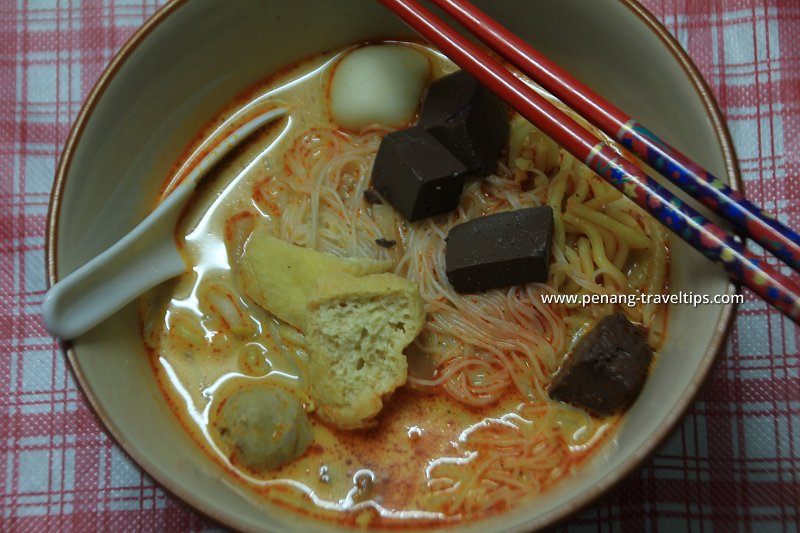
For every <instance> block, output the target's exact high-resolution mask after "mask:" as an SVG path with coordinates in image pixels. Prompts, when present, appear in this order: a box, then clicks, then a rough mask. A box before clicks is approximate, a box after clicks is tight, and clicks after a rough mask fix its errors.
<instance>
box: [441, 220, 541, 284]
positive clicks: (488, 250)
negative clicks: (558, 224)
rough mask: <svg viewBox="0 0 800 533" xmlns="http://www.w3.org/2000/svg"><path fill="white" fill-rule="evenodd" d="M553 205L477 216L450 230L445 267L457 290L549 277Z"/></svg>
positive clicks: (448, 277) (518, 282)
mask: <svg viewBox="0 0 800 533" xmlns="http://www.w3.org/2000/svg"><path fill="white" fill-rule="evenodd" d="M552 238H553V210H552V209H551V208H550V207H549V206H542V207H530V208H526V209H517V210H516V211H506V212H504V213H497V214H494V215H489V216H485V217H480V218H476V219H474V220H470V221H469V222H465V223H463V224H459V225H458V226H454V227H453V228H452V229H451V230H450V233H449V234H448V235H447V250H446V253H445V271H446V273H447V279H448V280H449V281H450V283H451V284H452V285H453V288H455V290H457V291H458V292H475V291H482V290H486V289H495V288H498V287H509V286H511V285H520V284H522V283H530V282H544V281H547V272H548V269H549V265H550V242H551V241H552Z"/></svg>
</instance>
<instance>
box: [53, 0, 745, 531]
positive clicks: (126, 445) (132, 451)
mask: <svg viewBox="0 0 800 533" xmlns="http://www.w3.org/2000/svg"><path fill="white" fill-rule="evenodd" d="M188 1H189V0H168V1H167V3H166V4H164V5H163V6H161V7H160V8H158V9H157V10H156V12H155V13H153V14H152V15H151V16H150V17H149V18H148V19H147V20H146V21H145V22H144V23H143V24H142V25H141V26H140V27H139V28H138V29H137V30H136V31H135V32H134V33H133V34H132V35H131V36H130V37H129V38H128V40H127V41H126V42H125V44H123V46H122V47H121V48H120V50H119V51H118V52H117V53H116V54H115V55H114V57H113V58H112V59H111V61H110V62H109V64H108V65H107V66H106V68H105V69H104V70H103V73H102V74H101V75H100V77H99V78H98V80H97V82H96V83H95V85H94V87H93V88H92V90H91V91H90V92H89V94H88V95H87V97H86V100H85V101H84V103H83V104H82V106H81V109H80V111H79V112H78V115H77V117H76V119H75V122H74V124H73V126H72V128H71V130H70V133H69V136H68V138H67V141H66V143H65V144H64V148H63V150H62V152H61V157H60V159H59V162H58V166H57V167H56V173H55V180H54V183H53V187H52V189H51V193H50V201H49V205H48V212H47V219H46V221H47V222H46V228H45V267H46V270H47V287H48V288H50V287H51V286H52V285H53V284H55V283H56V281H58V278H57V271H58V269H57V266H58V265H57V259H56V257H57V242H58V221H59V218H60V213H61V207H62V199H63V198H62V197H63V192H64V190H65V187H66V181H67V174H68V173H69V169H70V166H71V164H72V160H73V157H74V155H75V150H76V147H77V145H78V144H79V143H80V140H81V138H82V136H83V133H84V131H85V128H86V125H87V123H88V121H89V119H90V117H91V115H92V113H93V112H94V110H95V107H96V106H97V104H98V102H99V100H100V99H101V98H102V96H103V95H104V93H105V92H106V89H107V88H108V87H109V85H110V84H111V82H112V80H113V78H114V76H115V75H116V73H117V72H118V71H119V70H120V69H121V68H122V66H123V65H124V64H125V62H126V61H127V60H128V59H129V58H130V57H131V56H132V55H133V53H134V52H135V51H136V50H137V48H138V47H139V46H140V45H141V44H142V42H143V41H144V39H145V38H146V37H147V36H148V35H149V34H150V33H151V32H152V31H154V30H155V29H156V28H157V27H158V26H159V25H160V24H162V23H163V22H164V21H165V20H166V19H167V18H168V17H169V16H171V15H172V14H173V13H175V12H176V11H178V10H179V9H180V8H181V7H182V6H184V5H185V4H187V3H188ZM612 1H616V2H618V3H619V4H620V5H622V6H623V7H624V8H626V9H627V10H629V11H630V12H631V14H633V15H634V16H636V17H637V18H638V19H639V20H640V22H642V23H643V24H644V25H645V26H646V27H647V28H648V29H649V30H650V31H652V32H653V33H654V34H655V36H656V37H658V39H659V40H660V41H661V43H662V44H663V45H664V46H665V47H666V49H667V51H668V52H669V53H670V55H671V56H672V57H673V58H674V59H675V60H676V61H677V62H678V64H679V65H680V67H681V69H682V70H683V72H684V74H685V75H686V76H687V78H688V79H689V81H690V83H691V84H692V86H693V88H694V89H695V92H696V93H697V95H698V96H699V98H700V100H701V101H702V103H703V107H704V110H705V112H706V116H707V118H708V119H709V121H710V123H711V126H712V128H713V130H714V132H715V134H716V136H717V142H718V143H719V145H720V148H721V149H722V156H723V160H724V164H725V168H726V172H727V173H728V176H729V177H730V178H731V183H730V186H731V188H732V189H734V190H737V191H743V181H742V177H741V172H740V169H739V164H738V160H737V158H736V153H735V149H734V145H733V140H732V137H731V134H730V131H729V129H728V126H727V124H726V122H725V119H724V117H723V114H722V110H721V109H720V107H719V104H718V102H717V101H716V99H715V98H714V96H713V92H712V90H711V88H710V86H709V85H708V82H707V81H706V80H705V78H704V77H703V75H702V74H701V73H700V70H699V69H698V67H697V66H696V65H695V64H694V62H693V61H692V59H691V58H690V57H689V55H688V53H687V52H686V51H685V50H684V49H683V48H682V47H681V45H680V44H679V43H678V41H677V40H676V39H675V37H673V36H672V34H670V33H669V30H667V29H666V27H665V26H664V25H663V24H661V22H659V21H658V19H656V18H655V16H654V15H653V14H652V13H650V11H648V10H647V8H645V7H644V6H643V5H642V4H640V3H639V2H638V1H637V0H612ZM739 292H740V288H739V286H738V285H736V284H734V283H733V282H728V285H727V290H726V294H727V295H734V294H738V293H739ZM735 311H736V305H735V304H733V303H729V304H724V305H723V306H722V312H721V314H720V318H719V321H718V322H717V325H716V327H715V329H714V333H713V335H712V338H711V342H710V343H709V346H708V349H707V350H706V352H705V354H704V355H703V358H702V360H701V363H700V366H699V368H698V372H697V373H695V375H694V376H693V377H692V379H691V381H690V382H689V385H688V387H687V389H686V391H685V393H684V394H683V395H682V396H681V397H680V399H679V400H678V402H677V403H676V405H675V406H674V407H673V409H672V410H671V411H670V412H669V413H668V415H667V416H666V418H665V419H664V421H663V423H662V424H661V425H660V427H659V429H658V430H657V431H655V432H654V433H653V434H651V435H650V436H649V437H648V438H647V439H646V440H645V441H644V443H642V445H641V446H640V447H639V448H638V449H637V450H636V451H635V452H634V453H633V454H632V455H631V456H629V457H628V458H627V459H625V460H624V461H623V464H622V466H621V468H620V469H618V470H617V471H615V472H612V473H610V474H608V475H606V476H605V477H604V478H602V479H601V480H600V482H598V483H597V484H596V485H595V486H594V487H592V488H591V489H590V490H588V491H587V492H586V493H585V494H583V495H582V496H581V497H579V498H577V499H575V500H571V501H570V502H567V503H566V504H564V505H562V506H560V507H558V508H556V509H553V510H551V511H549V512H548V513H545V514H543V515H541V516H539V517H537V518H535V519H533V520H532V521H529V522H527V523H526V525H525V527H526V529H527V528H530V527H532V528H534V529H536V530H538V529H540V528H543V527H547V526H554V525H556V524H558V523H560V522H563V521H565V520H567V519H568V518H569V517H571V516H573V515H574V514H575V513H577V512H578V511H580V510H582V509H584V508H585V507H588V506H589V505H591V504H592V503H595V502H596V501H597V500H598V499H599V498H600V497H601V496H602V495H604V494H606V493H607V492H608V491H609V490H610V489H611V488H613V487H614V486H616V485H618V484H620V483H621V482H622V481H623V480H625V479H626V478H628V477H629V476H630V475H631V474H632V473H634V472H635V471H637V470H638V469H639V467H640V466H641V465H642V463H643V462H644V461H645V460H646V459H647V458H649V457H650V456H651V455H652V454H654V453H655V452H656V451H657V450H658V447H659V445H660V444H662V443H663V442H664V441H665V440H666V438H667V437H668V436H669V435H670V434H672V432H673V431H674V430H675V429H676V428H677V426H678V424H679V423H680V422H681V420H683V418H684V415H685V414H686V411H687V410H688V408H689V407H690V406H691V405H693V403H694V401H695V398H696V397H697V396H698V394H699V393H700V391H701V390H702V386H703V385H704V384H705V383H706V382H707V381H708V378H709V376H710V371H711V369H712V368H713V367H714V365H715V364H716V363H717V361H718V360H719V359H720V356H721V354H722V349H723V348H724V346H725V341H726V339H727V337H728V332H729V331H730V328H731V327H732V324H733V319H734V316H735ZM60 347H61V350H62V351H63V352H64V354H65V355H66V356H67V360H68V361H69V368H70V370H71V372H72V374H73V376H74V377H75V380H76V382H77V384H78V388H79V389H80V391H81V393H82V395H83V397H84V398H85V399H86V401H87V402H88V404H89V405H90V407H91V409H92V412H93V414H94V416H95V417H96V419H98V420H99V421H100V422H101V427H102V428H103V429H104V430H105V431H106V432H107V433H108V434H109V435H110V436H111V438H112V439H113V440H114V442H116V444H118V445H119V446H120V447H121V448H122V449H123V451H124V452H125V453H126V454H127V455H128V456H129V457H130V458H131V459H132V460H133V461H134V463H136V465H138V466H139V467H140V468H142V469H143V470H144V471H145V472H146V473H147V475H149V476H150V477H152V478H153V479H154V480H155V481H156V483H158V485H160V486H161V487H162V488H163V489H165V490H166V491H167V492H168V493H170V494H172V495H173V496H174V497H176V498H177V499H178V500H180V501H181V502H184V503H185V504H187V505H188V506H189V507H191V508H192V510H194V511H195V512H198V513H200V514H201V515H203V516H205V517H206V518H209V519H211V520H213V521H214V522H217V523H219V524H223V525H225V526H227V527H231V528H235V529H237V530H241V531H260V530H253V529H251V528H250V527H249V526H248V525H247V524H246V523H244V522H243V521H240V520H239V519H238V518H237V517H234V516H231V515H227V514H225V513H223V512H218V511H216V510H215V509H214V508H212V507H210V506H208V505H207V504H206V503H205V502H204V501H202V500H201V499H200V498H199V497H196V496H195V495H193V494H192V493H191V492H189V491H185V490H183V489H182V488H181V487H180V486H178V485H177V484H176V483H173V481H172V480H171V479H169V478H168V477H167V476H165V475H163V474H162V473H161V471H160V470H159V469H158V467H157V466H156V465H155V464H153V463H151V462H150V461H149V460H148V459H147V458H146V457H145V456H144V455H143V454H141V453H139V451H138V450H137V449H136V448H135V447H134V446H133V445H132V444H131V443H130V442H128V441H127V440H126V439H125V438H124V437H123V436H122V434H121V432H120V430H119V428H118V427H117V425H116V424H115V423H114V421H113V420H112V419H111V418H110V417H109V415H108V413H107V412H106V411H105V410H104V409H103V407H102V405H101V404H100V402H99V400H98V398H97V397H96V396H95V395H94V393H93V391H92V389H91V388H90V387H89V384H88V382H87V381H86V377H85V375H84V373H83V370H82V368H81V365H80V362H79V361H78V358H77V353H76V352H75V350H74V348H73V347H72V345H71V343H69V342H68V341H67V342H64V341H60Z"/></svg>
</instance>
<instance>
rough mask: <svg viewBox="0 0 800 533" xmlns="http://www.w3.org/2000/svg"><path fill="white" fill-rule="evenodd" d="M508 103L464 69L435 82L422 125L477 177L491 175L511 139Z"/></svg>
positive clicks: (470, 173)
mask: <svg viewBox="0 0 800 533" xmlns="http://www.w3.org/2000/svg"><path fill="white" fill-rule="evenodd" d="M508 119H509V116H508V107H507V106H506V105H505V104H504V103H503V101H502V100H500V98H498V97H497V96H495V94H494V93H492V92H491V91H490V90H489V89H487V88H486V87H484V86H483V85H481V84H480V83H478V81H477V80H476V79H475V78H473V77H472V76H470V75H469V74H468V73H466V72H464V71H463V70H459V71H457V72H455V73H453V74H450V75H448V76H445V77H443V78H441V79H439V80H437V81H435V82H434V83H433V84H431V86H430V88H429V90H428V94H427V96H426V97H425V101H424V103H423V104H422V111H421V112H420V118H419V122H418V125H419V126H421V127H423V128H425V129H426V130H428V131H429V132H430V133H431V134H432V135H433V136H434V137H436V138H437V139H438V140H439V142H441V143H442V144H443V145H444V146H445V147H447V149H448V150H450V152H452V153H453V155H455V156H456V157H457V158H458V159H459V160H460V161H461V162H462V163H464V165H465V166H466V167H467V173H468V175H470V176H473V177H481V176H488V175H489V174H492V173H493V172H495V170H496V169H497V160H498V158H499V156H500V152H501V151H502V149H503V147H504V146H505V145H506V144H507V143H508V134H509V125H508Z"/></svg>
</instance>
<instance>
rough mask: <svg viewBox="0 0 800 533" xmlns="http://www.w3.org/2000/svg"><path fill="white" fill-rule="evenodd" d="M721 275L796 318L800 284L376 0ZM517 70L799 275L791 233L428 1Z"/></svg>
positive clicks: (399, 10) (527, 53)
mask: <svg viewBox="0 0 800 533" xmlns="http://www.w3.org/2000/svg"><path fill="white" fill-rule="evenodd" d="M378 1H379V2H380V3H382V4H383V5H384V6H386V7H387V8H388V9H390V10H391V11H392V12H394V13H395V14H396V15H397V16H398V17H400V18H401V19H402V20H403V21H405V22H406V23H407V24H408V25H409V26H411V27H412V28H413V29H415V30H416V31H417V32H418V33H420V34H421V35H422V36H423V37H425V38H426V39H428V40H429V41H430V42H431V43H432V44H433V45H435V46H436V47H437V48H439V49H440V50H441V51H442V52H443V53H444V54H445V55H447V56H448V57H449V58H450V59H451V60H453V61H454V62H455V63H456V64H458V65H459V66H460V67H461V68H463V69H464V70H465V71H467V72H469V73H470V74H471V75H473V76H474V77H475V78H476V79H478V80H479V81H480V82H481V83H483V84H484V85H485V86H486V87H488V88H489V89H491V90H492V91H493V92H494V93H495V94H497V95H498V96H499V97H500V98H502V99H503V100H505V101H506V103H508V104H509V105H510V106H511V107H513V108H514V109H516V110H517V111H518V112H519V113H520V114H521V115H522V116H524V117H525V118H526V119H527V120H529V121H530V122H531V123H533V124H535V125H536V126H537V127H538V128H539V129H541V130H542V131H543V132H544V133H546V134H547V135H549V136H550V137H551V138H553V140H555V141H556V142H558V143H559V144H560V145H561V146H562V147H564V149H566V150H567V151H568V152H570V153H571V154H572V155H574V156H575V157H577V158H578V159H580V160H581V161H583V162H585V163H586V165H587V166H588V167H589V168H591V169H592V170H594V171H595V172H597V174H598V175H600V176H602V177H604V178H605V179H606V180H608V181H609V182H610V183H611V184H612V185H613V186H614V187H616V188H617V189H619V190H620V191H622V193H623V194H625V195H626V196H628V197H629V198H631V199H632V200H633V201H634V202H636V204H638V205H639V206H641V207H642V208H644V209H645V210H647V211H648V212H649V213H650V214H651V215H653V216H654V217H655V218H656V219H658V220H659V221H660V222H661V223H662V224H663V225H665V226H666V227H668V228H669V229H670V230H672V231H673V232H674V233H676V234H677V235H678V236H679V237H681V238H682V239H683V240H685V241H686V242H688V243H689V244H691V245H692V246H693V247H694V248H696V249H697V250H699V251H700V252H702V253H703V254H704V255H705V256H706V257H708V258H709V259H711V260H713V261H715V262H718V263H721V264H722V265H723V266H724V267H725V269H726V270H727V271H728V274H729V275H730V277H731V278H732V279H733V280H734V281H737V282H739V283H742V284H744V285H746V286H747V287H749V288H750V289H752V290H753V291H754V292H755V293H756V294H758V295H759V296H761V297H762V298H763V299H764V300H766V301H767V302H769V303H770V304H772V305H773V306H775V307H776V308H777V309H779V310H780V311H781V312H782V313H784V314H785V315H787V316H788V317H789V318H791V319H792V320H793V321H794V322H795V323H798V324H800V287H798V285H797V284H795V283H794V282H793V281H792V280H790V279H789V278H787V277H786V276H784V275H782V274H781V273H780V272H778V271H777V270H776V269H774V268H771V267H770V266H768V265H767V264H766V262H765V261H763V260H761V259H759V258H758V257H756V256H754V255H753V254H751V253H750V252H748V251H747V250H746V249H745V248H744V247H743V246H742V245H741V244H740V243H739V242H737V240H736V239H735V238H734V237H733V236H731V235H729V234H728V233H726V232H725V231H724V230H723V229H722V228H720V227H719V226H717V225H715V224H714V223H713V222H711V221H709V220H708V219H706V218H705V217H704V216H703V215H701V214H700V213H698V212H697V211H695V210H694V209H693V208H691V207H690V206H689V205H687V204H686V203H684V202H683V201H682V200H681V199H680V198H678V197H676V196H675V195H673V194H672V193H670V192H669V191H668V190H666V189H665V188H664V187H662V186H661V185H659V183H658V182H656V181H655V180H653V179H652V178H650V177H649V176H647V175H646V174H645V173H644V172H642V171H641V170H640V169H639V168H638V167H637V166H636V165H634V164H633V163H631V162H630V161H628V160H626V159H625V158H624V157H622V156H620V155H619V154H618V153H617V152H616V151H614V150H613V149H612V148H611V147H610V146H608V145H607V144H606V143H604V142H598V141H597V138H596V137H595V136H594V135H593V134H592V133H591V132H589V131H588V130H586V129H585V128H584V127H582V126H581V125H580V124H578V123H577V122H576V121H575V120H574V119H572V118H571V117H569V116H568V115H566V114H565V113H564V112H563V111H561V110H560V109H558V108H557V107H556V106H555V105H553V104H552V103H550V102H549V101H547V100H546V99H545V98H544V97H542V96H541V95H539V94H537V93H536V92H535V91H534V90H532V89H531V88H530V87H528V86H527V85H526V84H525V83H524V82H523V81H522V80H519V79H518V78H516V77H515V76H514V75H513V74H512V73H510V72H509V71H508V70H506V69H505V68H504V67H503V66H502V65H500V64H499V63H497V62H496V61H495V60H494V59H492V58H491V57H490V56H489V55H488V54H487V53H485V52H484V51H483V50H481V49H480V48H478V47H477V46H475V45H474V44H472V43H471V42H470V41H468V40H467V39H466V38H464V37H463V36H462V35H461V34H459V33H458V32H457V31H455V30H454V29H452V28H450V27H449V26H448V25H447V24H446V23H445V22H444V21H442V20H441V19H440V18H438V17H437V16H436V15H434V14H433V13H431V12H430V11H429V10H428V9H426V8H425V7H423V6H422V5H420V4H419V2H417V1H416V0H378ZM431 2H432V3H434V4H436V5H437V6H439V7H440V8H441V9H442V10H444V11H445V12H446V13H448V14H449V15H450V16H452V17H453V18H454V19H455V20H456V21H458V22H459V23H460V24H462V25H463V26H464V27H465V28H466V29H468V30H469V31H470V32H472V33H473V34H474V35H475V36H476V37H478V38H479V39H480V40H481V41H483V42H484V43H485V44H486V45H487V46H489V47H490V48H492V49H493V50H494V51H495V52H496V53H497V54H499V55H500V56H501V57H503V58H504V59H505V60H506V61H508V62H509V63H510V64H512V65H514V66H516V67H517V68H518V69H519V70H520V71H521V72H522V73H524V74H525V75H527V76H529V77H530V78H531V79H533V80H534V81H536V82H537V83H539V84H540V85H541V86H542V87H544V88H545V89H546V90H548V91H549V92H550V93H552V94H553V95H554V96H556V97H557V98H559V99H560V100H562V101H563V102H564V103H566V104H567V105H569V106H571V107H572V108H573V109H574V110H575V111H576V112H578V113H580V114H581V115H583V116H584V117H585V118H586V119H588V120H589V121H590V122H592V123H593V124H594V125H595V126H597V127H598V128H599V129H601V130H602V131H604V132H605V133H606V134H607V135H608V136H609V137H612V138H614V139H616V140H617V141H619V142H620V143H621V144H622V145H623V146H625V147H626V148H628V149H629V150H630V151H631V152H633V153H634V154H636V155H637V156H638V157H639V158H641V159H642V160H643V161H645V162H646V163H648V164H650V165H651V166H652V167H653V168H655V169H656V170H657V171H658V172H660V173H661V174H662V175H663V176H665V177H666V178H668V179H669V180H671V181H673V182H674V183H675V184H676V185H678V186H679V187H681V188H682V189H683V190H685V191H686V192H687V193H689V194H690V195H692V196H693V197H694V198H696V199H697V200H699V201H700V202H702V203H703V204H705V205H706V206H708V207H709V208H711V209H712V210H713V211H714V212H716V213H717V214H719V215H720V216H722V217H725V218H726V219H728V220H729V221H731V222H732V223H733V224H734V225H735V226H737V227H738V228H739V229H740V230H741V231H742V233H743V235H744V236H747V237H750V238H752V239H753V240H755V241H756V242H758V243H759V244H761V245H762V246H763V247H764V248H765V249H766V250H768V251H770V252H771V253H773V254H774V255H775V256H776V257H778V258H779V259H781V260H782V261H783V262H785V263H786V264H787V265H789V266H790V267H792V268H793V269H794V270H795V271H798V272H800V235H798V234H797V233H796V232H795V231H793V230H792V229H791V228H788V227H786V226H784V225H783V224H781V223H780V222H778V221H777V220H775V219H774V218H773V217H771V216H770V215H768V214H766V213H765V212H763V211H762V210H761V209H759V208H758V207H756V206H755V205H753V204H751V203H750V202H748V201H747V200H746V199H745V198H744V197H743V196H742V195H740V194H739V193H737V192H736V191H734V190H732V189H730V188H729V187H728V186H727V185H725V184H724V183H723V182H722V181H721V180H719V179H718V178H715V177H714V176H712V175H711V174H710V173H709V172H707V171H705V170H703V169H702V168H701V167H700V166H699V165H697V164H696V163H693V162H692V161H691V160H690V159H689V158H687V157H686V156H684V155H682V154H681V153H680V152H678V151H677V150H675V149H674V148H671V147H670V146H668V145H667V144H666V143H664V142H663V141H661V140H660V139H659V138H658V137H656V136H655V135H654V134H653V133H651V132H649V131H648V130H647V129H645V128H644V127H643V126H641V125H640V124H639V123H638V122H636V121H635V120H633V119H632V118H631V117H629V116H627V115H626V114H625V113H623V112H622V111H620V110H619V109H617V108H615V107H614V106H612V105H611V104H610V103H608V102H606V101H604V100H603V99H602V98H601V97H600V96H598V95H597V94H596V93H594V92H593V91H591V90H590V89H588V88H587V87H585V86H584V85H582V84H581V83H580V82H578V81H577V80H576V79H574V78H573V77H571V76H570V75H569V74H567V73H566V72H564V71H563V70H561V68H559V67H558V66H557V65H555V64H554V63H553V62H551V61H550V60H548V59H546V58H545V57H543V56H542V55H541V54H539V53H538V52H536V51H535V50H534V49H533V48H532V47H531V46H530V45H528V44H527V43H525V42H524V41H522V40H521V39H520V38H518V37H516V36H515V35H513V34H512V33H511V32H509V31H508V30H507V29H505V28H504V27H502V26H501V25H500V24H499V23H497V22H496V21H494V20H492V19H491V18H490V17H489V16H488V15H486V14H485V13H483V12H481V11H480V10H478V9H477V8H476V7H475V6H473V5H472V4H470V3H469V2H467V1H465V0H431Z"/></svg>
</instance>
